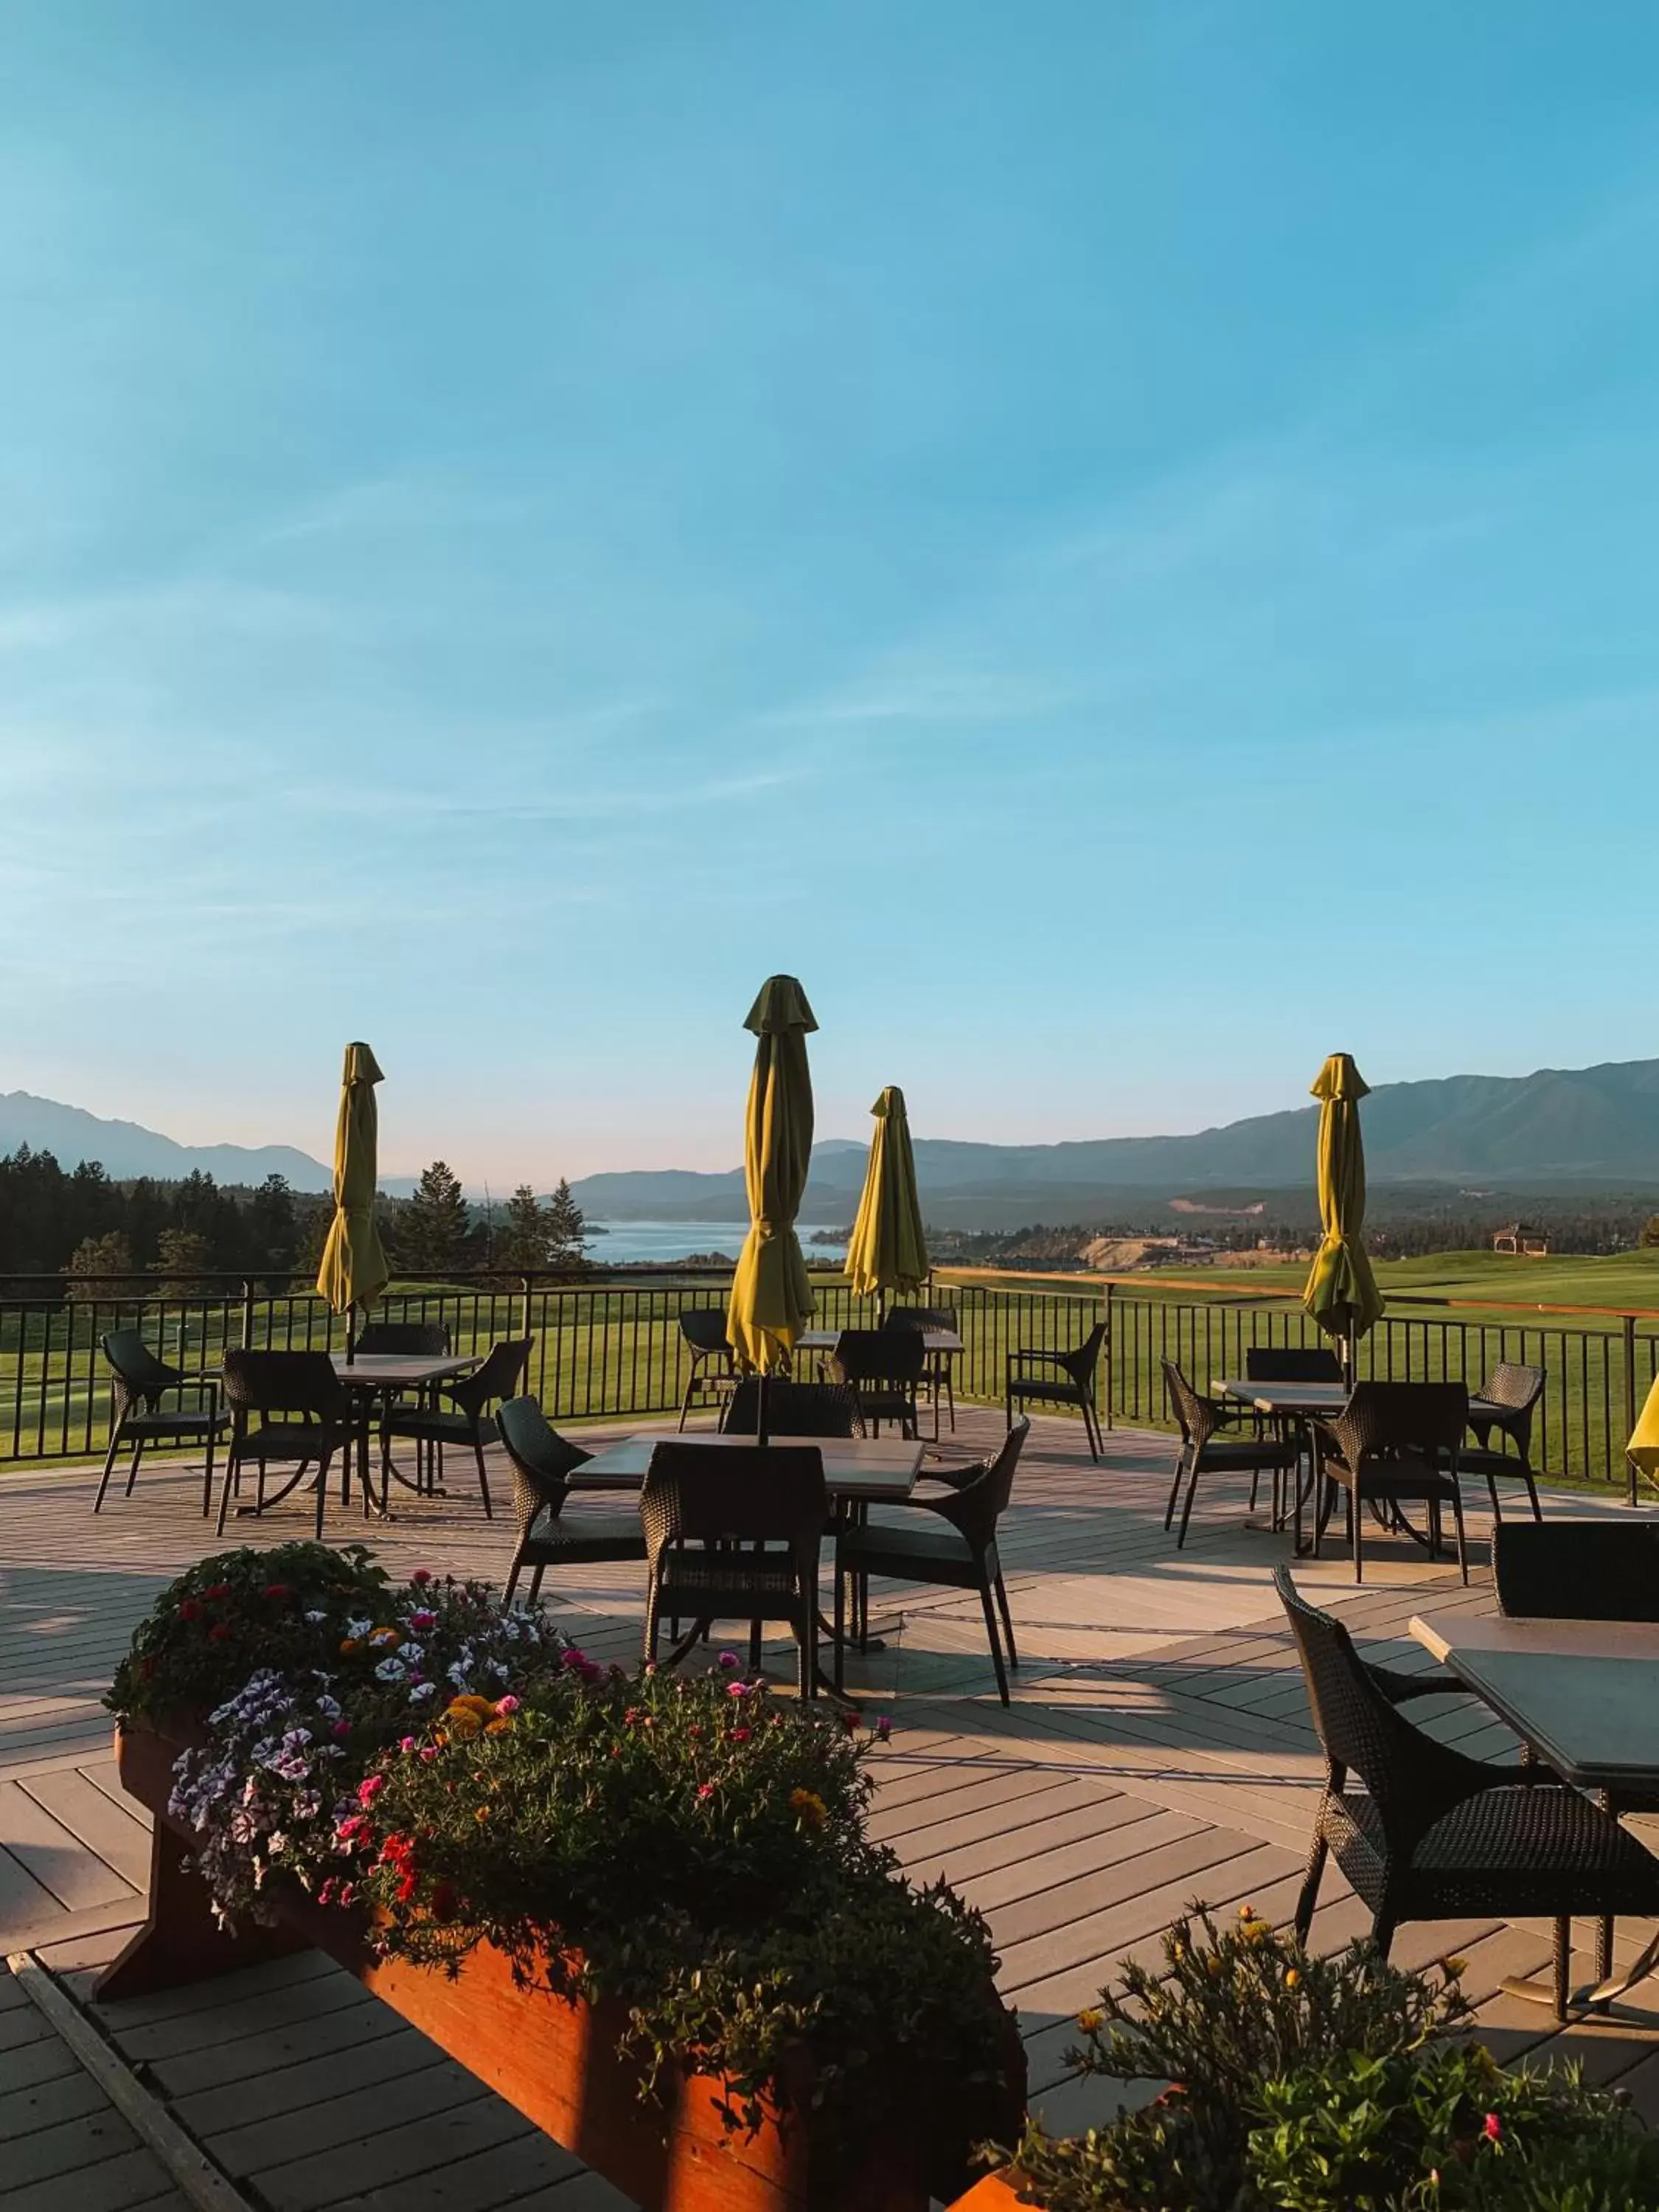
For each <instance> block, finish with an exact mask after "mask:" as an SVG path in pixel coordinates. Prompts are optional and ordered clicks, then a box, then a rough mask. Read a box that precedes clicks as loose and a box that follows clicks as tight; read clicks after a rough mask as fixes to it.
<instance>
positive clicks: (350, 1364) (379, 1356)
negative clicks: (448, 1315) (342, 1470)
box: [329, 1352, 478, 1520]
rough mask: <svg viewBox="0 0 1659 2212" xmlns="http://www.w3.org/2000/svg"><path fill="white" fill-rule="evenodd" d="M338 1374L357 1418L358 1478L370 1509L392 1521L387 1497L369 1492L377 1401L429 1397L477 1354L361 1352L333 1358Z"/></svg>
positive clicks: (471, 1363) (466, 1367)
mask: <svg viewBox="0 0 1659 2212" xmlns="http://www.w3.org/2000/svg"><path fill="white" fill-rule="evenodd" d="M329 1358H330V1360H331V1363H332V1364H333V1368H334V1372H335V1374H336V1375H337V1376H338V1377H339V1379H340V1382H341V1383H342V1384H343V1387H344V1388H345V1389H348V1390H349V1392H350V1393H351V1395H352V1398H353V1400H354V1401H355V1404H354V1411H355V1412H356V1415H357V1435H356V1454H357V1478H358V1480H359V1481H360V1483H361V1484H362V1492H363V1498H364V1500H365V1502H366V1503H367V1504H371V1505H373V1506H374V1510H375V1511H376V1512H377V1513H378V1514H379V1515H380V1517H381V1518H382V1519H383V1520H390V1519H391V1518H392V1514H391V1510H390V1507H391V1500H390V1498H389V1497H388V1496H387V1494H386V1492H382V1493H381V1495H380V1498H378V1499H377V1498H375V1495H374V1491H373V1490H372V1489H371V1488H370V1486H369V1480H368V1432H369V1430H370V1428H371V1427H372V1426H373V1425H374V1407H375V1404H376V1401H380V1400H385V1399H389V1398H390V1397H391V1396H392V1393H393V1392H394V1391H397V1390H420V1391H422V1392H424V1391H426V1390H428V1389H430V1388H431V1386H432V1385H433V1384H434V1383H447V1382H449V1381H450V1380H451V1379H452V1378H453V1376H457V1375H465V1374H466V1373H467V1372H468V1370H470V1369H471V1368H474V1367H476V1366H477V1364H478V1358H477V1353H476V1352H428V1353H417V1352H359V1353H358V1354H357V1356H356V1358H355V1359H348V1358H346V1357H345V1355H344V1353H343V1352H331V1353H330V1354H329ZM392 1474H393V1477H394V1479H395V1480H397V1481H398V1482H401V1483H402V1484H403V1486H404V1489H405V1490H418V1488H419V1485H418V1483H413V1482H410V1480H409V1478H408V1477H407V1476H406V1475H402V1474H398V1471H397V1469H396V1468H393V1469H392Z"/></svg>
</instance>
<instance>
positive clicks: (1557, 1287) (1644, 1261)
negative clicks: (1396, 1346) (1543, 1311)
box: [1134, 1250, 1659, 1313]
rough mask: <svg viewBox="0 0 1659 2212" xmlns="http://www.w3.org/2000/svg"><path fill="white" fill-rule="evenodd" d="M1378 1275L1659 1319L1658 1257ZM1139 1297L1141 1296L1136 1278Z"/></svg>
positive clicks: (1293, 1278) (1300, 1270) (1418, 1266)
mask: <svg viewBox="0 0 1659 2212" xmlns="http://www.w3.org/2000/svg"><path fill="white" fill-rule="evenodd" d="M1212 1273H1213V1275H1214V1278H1215V1279H1216V1282H1217V1284H1218V1285H1222V1284H1225V1285H1228V1286H1229V1287H1237V1288H1239V1289H1243V1290H1250V1289H1255V1290H1265V1289H1267V1287H1268V1286H1269V1285H1272V1286H1273V1287H1275V1288H1278V1287H1280V1286H1282V1287H1283V1288H1285V1290H1288V1291H1300V1290H1301V1288H1302V1284H1303V1281H1304V1277H1305V1275H1306V1273H1307V1270H1306V1269H1305V1268H1304V1267H1240V1268H1232V1269H1228V1268H1221V1267H1217V1268H1215V1269H1213V1270H1212V1269H1210V1268H1207V1267H1206V1268H1205V1269H1203V1270H1202V1272H1201V1274H1199V1275H1196V1276H1194V1277H1190V1278H1188V1279H1189V1280H1202V1281H1204V1282H1206V1283H1207V1282H1208V1281H1209V1280H1210V1279H1211V1276H1212ZM1376 1279H1377V1283H1378V1285H1379V1286H1380V1288H1381V1289H1382V1291H1383V1294H1384V1295H1385V1296H1386V1295H1387V1294H1388V1293H1389V1291H1397V1292H1399V1293H1400V1294H1401V1296H1402V1297H1404V1296H1407V1295H1410V1296H1415V1297H1444V1298H1468V1299H1471V1300H1473V1301H1474V1302H1475V1303H1477V1304H1480V1303H1482V1302H1484V1301H1486V1300H1492V1301H1494V1302H1497V1301H1502V1302H1503V1303H1504V1304H1524V1305H1575V1306H1614V1307H1617V1308H1619V1309H1620V1310H1631V1309H1632V1308H1636V1309H1641V1308H1645V1309H1646V1310H1648V1311H1649V1312H1650V1313H1659V1250H1654V1251H1651V1252H1615V1253H1611V1254H1609V1255H1607V1257H1606V1258H1605V1259H1597V1258H1595V1257H1593V1256H1588V1255H1576V1254H1570V1255H1565V1256H1564V1257H1562V1258H1559V1259H1554V1258H1552V1259H1548V1260H1516V1259H1511V1258H1510V1256H1509V1255H1507V1254H1505V1253H1499V1252H1433V1253H1430V1254H1429V1255H1427V1256H1426V1257H1425V1258H1423V1259H1419V1260H1383V1261H1378V1262H1377V1263H1376ZM1156 1282H1157V1278H1156V1276H1152V1277H1150V1278H1149V1279H1148V1284H1147V1289H1148V1293H1149V1294H1151V1295H1153V1296H1156V1295H1157V1294H1158V1293H1157V1290H1156ZM1134 1295H1135V1296H1136V1297H1139V1296H1141V1295H1142V1291H1141V1283H1140V1279H1139V1277H1137V1278H1136V1280H1135V1286H1134Z"/></svg>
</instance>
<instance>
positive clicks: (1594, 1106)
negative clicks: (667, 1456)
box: [572, 1060, 1659, 1225]
mask: <svg viewBox="0 0 1659 2212" xmlns="http://www.w3.org/2000/svg"><path fill="white" fill-rule="evenodd" d="M1318 1111H1319V1109H1318V1108H1317V1107H1316V1106H1314V1105H1313V1104H1311V1103H1310V1104H1309V1105H1307V1106H1301V1107H1292V1108H1290V1109H1287V1110H1285V1111H1284V1112H1281V1113H1277V1114H1260V1115H1253V1116H1252V1117H1251V1118H1250V1119H1249V1120H1247V1121H1232V1122H1229V1123H1226V1124H1225V1126H1223V1127H1218V1128H1213V1129H1204V1130H1200V1131H1199V1132H1197V1133H1195V1134H1194V1135H1191V1136H1184V1137H1101V1138H1085V1139H1079V1140H1076V1141H1073V1142H1071V1143H1066V1144H1058V1145H977V1144H963V1143H958V1142H956V1141H954V1140H952V1139H948V1138H941V1137H918V1138H916V1139H915V1156H916V1172H917V1176H918V1178H919V1180H920V1182H921V1189H922V1198H923V1201H924V1204H925V1205H927V1206H933V1208H935V1209H936V1211H937V1212H939V1215H940V1216H941V1217H945V1216H948V1217H949V1218H951V1220H952V1221H953V1222H955V1223H957V1224H959V1225H960V1224H963V1223H964V1221H965V1218H966V1216H967V1214H968V1213H969V1212H971V1210H972V1207H973V1206H974V1204H975V1202H978V1201H994V1202H995V1203H996V1205H997V1208H998V1211H999V1212H1003V1211H1005V1210H1006V1206H1007V1205H1008V1204H1009V1203H1010V1202H1011V1201H1013V1200H1022V1201H1029V1205H1030V1214H1029V1218H1030V1219H1032V1220H1034V1221H1035V1220H1041V1219H1045V1218H1047V1219H1055V1218H1060V1217H1061V1216H1062V1215H1063V1217H1064V1218H1066V1219H1067V1220H1076V1219H1078V1218H1080V1216H1081V1215H1082V1214H1084V1213H1086V1212H1087V1209H1088V1207H1089V1206H1090V1205H1091V1203H1093V1202H1094V1200H1095V1199H1096V1198H1097V1197H1098V1198H1099V1199H1100V1200H1111V1199H1117V1200H1121V1199H1122V1198H1124V1197H1125V1196H1126V1195H1128V1194H1137V1193H1139V1194H1143V1195H1146V1196H1151V1195H1152V1194H1162V1193H1172V1192H1181V1191H1188V1190H1205V1189H1216V1188H1226V1189H1229V1190H1284V1189H1292V1188H1298V1187H1303V1186H1311V1183H1312V1181H1313V1158H1314V1131H1315V1127H1316V1122H1317V1119H1318ZM1364 1128H1365V1158H1366V1164H1367V1169H1368V1171H1369V1174H1370V1178H1371V1180H1372V1181H1373V1182H1379V1183H1381V1182H1396V1183H1413V1182H1419V1183H1449V1184H1465V1183H1471V1182H1477V1183H1478V1182H1498V1183H1502V1184H1504V1185H1505V1186H1510V1185H1516V1184H1521V1185H1525V1184H1534V1185H1543V1184H1559V1183H1568V1184H1573V1185H1582V1184H1595V1183H1613V1184H1619V1185H1622V1184H1626V1183H1631V1182H1636V1183H1659V1060H1611V1061H1607V1062H1605V1063H1603V1064H1602V1065H1601V1066H1597V1067H1586V1068H1540V1069H1539V1070H1538V1071H1537V1072H1536V1073H1534V1074H1531V1075H1520V1076H1508V1075H1451V1076H1443V1077H1439V1078H1437V1079H1432V1080H1430V1081H1425V1082H1419V1083H1384V1084H1379V1085H1377V1087H1376V1090H1375V1091H1372V1093H1371V1095H1370V1097H1369V1098H1367V1099H1366V1101H1365V1104H1364ZM865 1158H866V1154H865V1151H864V1149H863V1147H861V1146H856V1145H853V1144H850V1143H849V1142H848V1140H847V1139H832V1140H830V1141H829V1143H827V1144H826V1145H824V1146H820V1147H817V1148H815V1150H814V1152H813V1156H812V1171H811V1179H810V1181H809V1182H808V1184H807V1189H806V1195H805V1200H804V1202H803V1205H802V1208H801V1212H802V1218H804V1219H808V1220H811V1219H817V1218H841V1217H842V1216H843V1215H844V1213H845V1211H846V1208H847V1207H848V1204H849V1203H850V1202H851V1201H852V1200H854V1198H855V1197H856V1194H857V1192H858V1190H859V1188H860V1185H861V1183H862V1182H863V1179H864V1164H865ZM572 1189H573V1191H574V1194H575V1197H576V1200H577V1202H578V1203H579V1204H580V1206H582V1208H583V1209H584V1211H585V1212H589V1213H592V1214H596V1215H599V1216H600V1217H605V1216H610V1217H611V1218H617V1219H628V1218H632V1219H635V1220H643V1219H649V1218H665V1219H682V1220H690V1219H703V1220H709V1221H724V1220H737V1219H740V1218H742V1217H743V1213H744V1187H743V1174H742V1170H740V1169H735V1168H734V1169H732V1170H728V1171H727V1172H726V1173H723V1174H715V1175H699V1174H695V1173H693V1172H691V1171H690V1170H686V1169H670V1170H663V1171H661V1172H654V1173H653V1172H651V1171H635V1172H632V1173H627V1174H614V1175H597V1176H585V1177H584V1178H583V1179H582V1180H581V1181H580V1182H576V1183H574V1184H573V1185H572Z"/></svg>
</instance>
